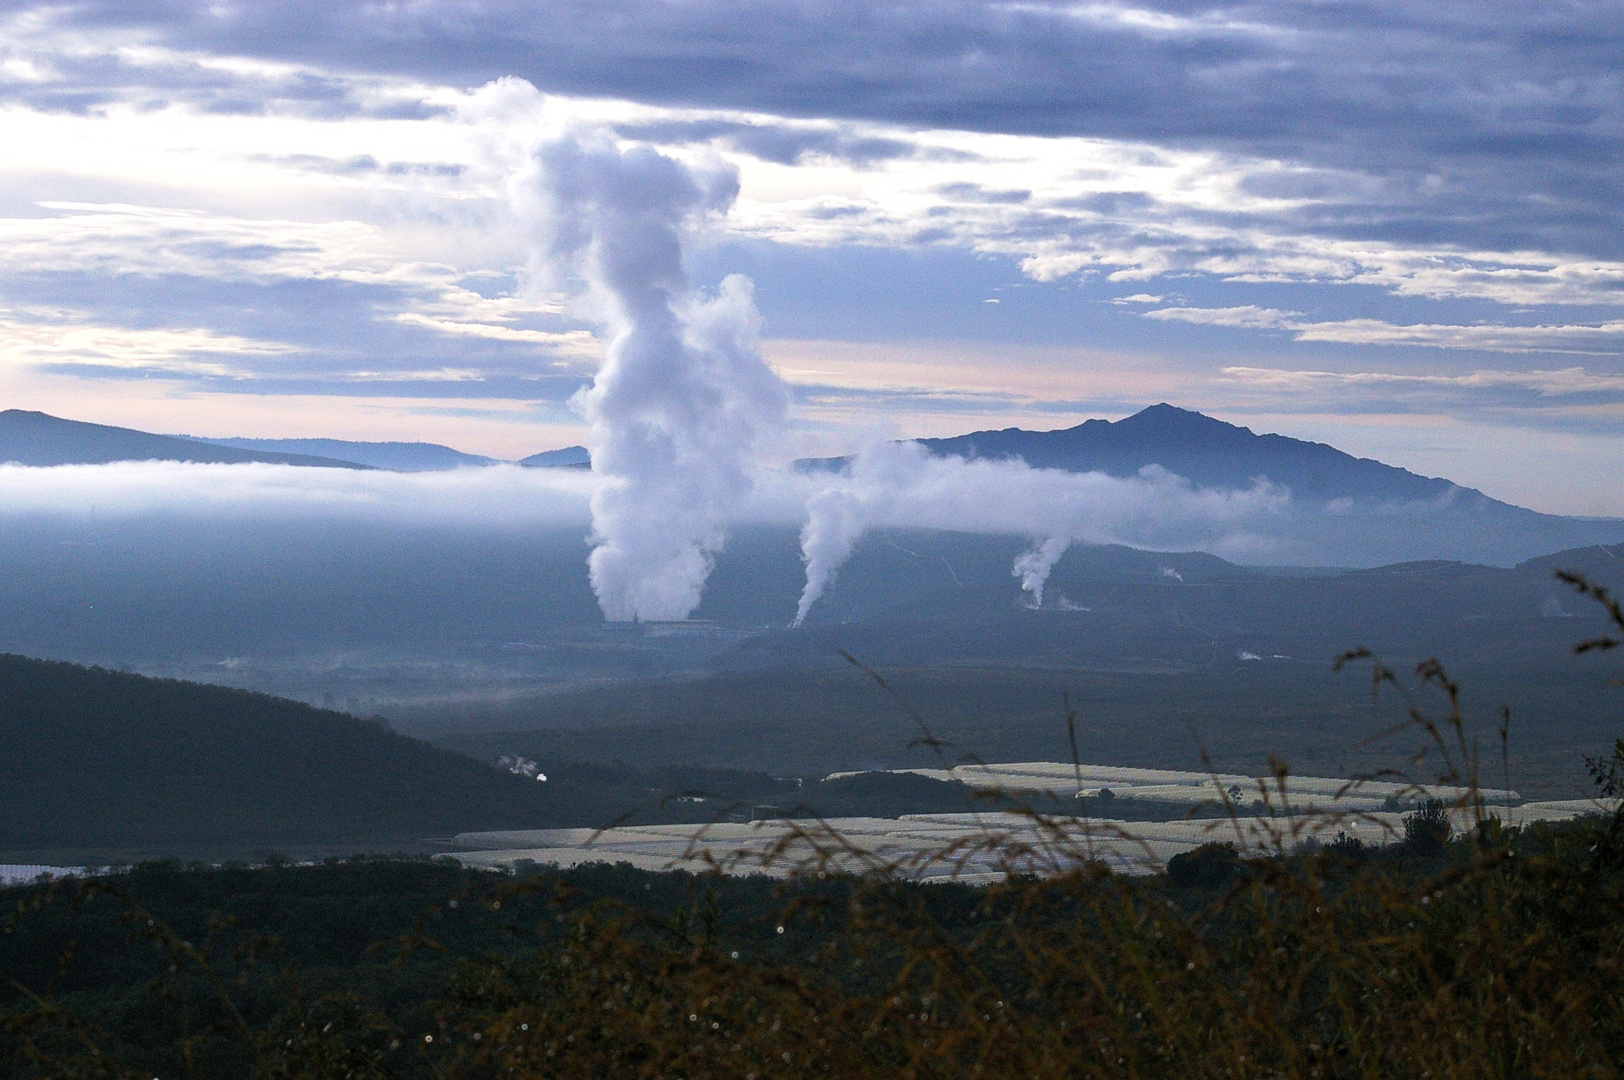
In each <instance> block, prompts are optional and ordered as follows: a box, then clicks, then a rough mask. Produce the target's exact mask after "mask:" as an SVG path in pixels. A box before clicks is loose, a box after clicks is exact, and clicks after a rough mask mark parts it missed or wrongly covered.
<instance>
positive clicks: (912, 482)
mask: <svg viewBox="0 0 1624 1080" xmlns="http://www.w3.org/2000/svg"><path fill="white" fill-rule="evenodd" d="M1288 503H1289V495H1288V493H1287V492H1285V491H1283V490H1282V489H1279V488H1275V487H1272V486H1270V485H1268V484H1265V483H1257V484H1254V486H1252V487H1250V488H1247V489H1244V490H1238V491H1237V490H1197V489H1195V488H1192V487H1191V486H1190V483H1189V482H1188V481H1187V480H1185V479H1183V478H1182V477H1179V476H1174V475H1173V474H1172V473H1169V472H1167V471H1166V470H1164V469H1161V468H1158V467H1156V466H1151V467H1149V468H1146V469H1143V470H1141V471H1140V473H1139V475H1137V476H1132V477H1126V478H1124V477H1114V476H1108V475H1106V474H1104V473H1071V472H1063V471H1060V470H1057V469H1033V468H1029V467H1028V466H1027V465H1026V463H1025V462H1022V461H1019V460H1014V461H988V460H977V461H965V460H964V459H963V458H958V457H933V456H931V454H930V453H929V452H928V451H927V450H926V449H925V448H924V447H923V446H921V445H919V444H918V443H912V442H908V443H887V444H884V445H881V446H875V447H871V448H869V449H868V450H865V451H864V452H863V453H861V454H859V455H857V457H856V458H854V459H853V460H852V462H851V463H850V464H849V465H848V466H847V467H846V469H844V470H843V471H842V472H841V473H839V474H838V475H836V476H835V477H833V478H832V479H831V480H830V481H829V482H828V483H827V484H826V485H825V486H824V487H823V489H822V490H821V491H819V492H818V493H817V494H815V495H814V496H812V498H810V499H809V500H808V502H807V520H806V525H805V526H804V528H803V529H802V530H801V555H802V558H803V559H804V560H805V562H806V586H805V588H804V589H803V591H802V593H801V602H800V606H799V607H798V608H797V610H796V613H795V622H796V623H797V624H799V623H800V622H801V621H802V620H804V619H805V618H806V616H807V613H808V612H810V611H811V609H812V605H814V604H815V603H817V601H818V598H819V597H820V596H822V595H823V593H824V590H826V589H827V588H828V587H829V585H830V584H831V583H832V582H833V581H834V578H835V574H836V573H837V572H838V571H839V569H840V566H841V565H842V564H843V563H844V562H845V561H846V559H847V558H848V557H849V556H850V555H851V552H852V549H853V547H855V546H856V544H857V541H858V540H859V539H861V538H862V536H863V534H864V533H865V532H867V531H869V530H870V529H878V528H887V527H892V528H897V527H900V528H925V529H947V530H954V531H958V532H980V533H992V534H1005V535H1008V534H1017V535H1026V536H1029V537H1031V538H1032V548H1031V550H1029V551H1027V552H1025V553H1023V554H1022V555H1021V556H1020V557H1018V558H1017V559H1016V560H1015V565H1014V573H1015V576H1016V577H1019V578H1020V579H1021V588H1022V589H1024V590H1026V591H1027V592H1029V593H1031V594H1032V597H1033V601H1034V602H1035V603H1037V604H1042V602H1043V586H1044V583H1045V582H1046V581H1047V580H1048V577H1049V571H1050V570H1051V569H1052V568H1053V567H1054V564H1055V562H1056V561H1058V560H1059V558H1060V556H1061V555H1063V554H1065V551H1066V549H1067V547H1069V546H1070V545H1071V544H1073V543H1090V544H1129V545H1132V546H1134V547H1141V548H1161V549H1164V550H1165V549H1175V548H1192V547H1200V548H1203V549H1205V550H1208V551H1220V552H1221V551H1229V552H1231V553H1239V552H1241V551H1244V550H1246V549H1247V548H1248V547H1249V546H1254V545H1260V544H1261V543H1263V541H1262V540H1261V537H1260V534H1259V530H1260V527H1266V526H1267V525H1268V519H1270V518H1271V517H1273V516H1274V515H1276V514H1278V513H1279V512H1280V511H1282V510H1283V509H1284V508H1285V507H1286V506H1287V505H1288Z"/></svg>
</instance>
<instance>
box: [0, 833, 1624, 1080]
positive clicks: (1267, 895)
mask: <svg viewBox="0 0 1624 1080" xmlns="http://www.w3.org/2000/svg"><path fill="white" fill-rule="evenodd" d="M1616 833H1617V830H1616V823H1615V822H1613V821H1612V820H1610V819H1600V818H1598V819H1595V820H1588V821H1584V822H1580V823H1577V824H1574V825H1569V826H1564V827H1558V828H1547V827H1538V828H1533V829H1530V830H1525V831H1522V832H1511V831H1507V830H1501V829H1499V828H1497V827H1496V826H1495V824H1494V823H1492V822H1491V823H1489V824H1488V825H1486V826H1485V827H1484V828H1483V829H1481V830H1480V831H1479V832H1477V833H1476V834H1474V835H1472V836H1469V837H1465V838H1461V839H1457V840H1454V841H1451V842H1449V843H1447V844H1445V845H1444V846H1443V847H1442V848H1441V849H1437V850H1434V849H1431V848H1430V847H1426V848H1425V849H1423V846H1420V845H1417V844H1416V843H1414V842H1404V843H1400V844H1398V845H1395V846H1394V847H1392V848H1387V849H1369V848H1365V847H1362V846H1360V845H1357V844H1341V845H1337V844H1332V845H1327V846H1325V847H1324V848H1322V849H1320V850H1318V851H1315V852H1313V853H1311V854H1299V855H1290V856H1279V857H1272V858H1262V859H1256V858H1240V857H1237V856H1236V855H1235V854H1234V852H1233V851H1232V850H1228V849H1226V848H1224V847H1223V846H1222V845H1217V844H1215V845H1213V846H1212V847H1211V848H1208V849H1203V850H1202V851H1200V852H1197V853H1194V855H1193V856H1192V857H1185V858H1183V859H1182V861H1179V862H1176V863H1175V869H1174V871H1173V872H1172V873H1171V874H1169V875H1167V876H1162V877H1152V878H1125V877H1121V876H1113V875H1109V874H1106V873H1104V872H1103V871H1097V870H1094V869H1090V868H1083V869H1080V870H1078V871H1076V872H1073V873H1070V874H1067V875H1063V876H1061V877H1057V878H1053V879H1043V880H1039V879H1036V878H1017V879H1014V880H1011V881H1009V882H1008V883H1006V884H1003V885H1000V886H996V887H993V888H987V889H976V888H971V887H968V886H959V885H915V884H909V883H906V882H903V881H899V880H895V879H889V878H886V877H884V876H878V875H876V876H873V877H870V878H862V879H857V878H842V877H835V876H830V877H827V878H823V879H820V878H819V876H818V875H817V872H816V871H815V869H812V868H811V867H808V868H807V869H808V870H809V871H810V872H809V873H808V874H806V875H805V876H803V877H802V878H801V879H799V880H797V881H794V882H789V883H783V882H778V881H774V880H771V879H768V878H765V877H722V876H718V875H699V876H696V875H691V874H686V873H677V872H673V873H663V874H651V873H647V872H642V871H637V870H633V869H631V868H629V867H625V866H593V867H583V868H579V869H576V870H570V871H562V872H560V871H556V870H533V871H531V872H529V873H527V874H524V875H522V876H520V877H517V878H514V877H509V876H505V875H492V874H488V873H477V872H473V871H468V870H463V869H460V868H457V867H455V866H450V865H446V864H444V863H438V862H432V861H406V860H384V859H361V860H351V861H345V862H332V863H329V864H326V865H318V866H288V865H280V866H279V865H272V866H265V867H259V868H254V869H248V868H236V867H225V868H212V867H203V866H194V867H184V866H180V865H177V864H151V865H142V866H137V867H135V868H133V869H132V870H131V871H130V872H128V873H126V874H122V875H116V876H112V877H108V878H104V879H99V880H93V881H86V882H59V883H56V884H52V885H36V886H31V887H28V888H22V889H13V890H10V891H9V892H8V893H7V894H6V900H8V901H9V903H8V904H7V907H8V908H9V909H10V911H11V914H10V916H9V918H8V919H7V921H6V924H5V930H6V933H5V934H3V935H0V968H3V970H4V971H5V972H6V973H7V975H8V976H9V977H10V979H11V980H12V981H11V983H10V987H9V989H8V990H7V991H6V993H5V996H4V1004H3V1008H0V1015H3V1020H0V1071H3V1072H4V1073H5V1075H8V1076H16V1077H35V1076H38V1077H70V1076H71V1077H77V1076H123V1075H128V1076H147V1077H150V1076H162V1077H165V1078H167V1077H170V1076H185V1075H196V1076H208V1077H232V1076H242V1077H251V1076H277V1077H333V1078H335V1080H336V1078H340V1077H346V1076H348V1077H369V1076H370V1077H384V1076H388V1077H403V1076H404V1077H410V1076H425V1077H427V1076H443V1077H459V1078H460V1077H489V1076H549V1077H552V1076H581V1077H604V1076H651V1077H652V1076H684V1077H709V1076H738V1077H746V1078H747V1077H749V1076H750V1075H751V1074H754V1075H756V1076H757V1077H768V1076H773V1077H778V1076H852V1077H857V1076H917V1077H926V1076H932V1077H934V1076H942V1077H948V1076H975V1075H986V1076H1005V1075H1020V1076H1040V1077H1050V1076H1053V1077H1060V1076H1112V1077H1137V1076H1145V1077H1161V1076H1181V1077H1183V1076H1192V1077H1205V1076H1211V1077H1233V1076H1293V1077H1296V1076H1326V1077H1332V1076H1399V1075H1403V1076H1425V1075H1428V1074H1429V1073H1430V1074H1431V1075H1433V1076H1563V1077H1573V1076H1610V1075H1614V1074H1615V1069H1616V1063H1617V1062H1619V1061H1621V1060H1624V1015H1621V1013H1620V1009H1619V1002H1620V1001H1621V1000H1624V962H1621V960H1620V957H1624V874H1621V872H1620V870H1621V868H1624V845H1621V844H1620V843H1618V842H1617V840H1616Z"/></svg>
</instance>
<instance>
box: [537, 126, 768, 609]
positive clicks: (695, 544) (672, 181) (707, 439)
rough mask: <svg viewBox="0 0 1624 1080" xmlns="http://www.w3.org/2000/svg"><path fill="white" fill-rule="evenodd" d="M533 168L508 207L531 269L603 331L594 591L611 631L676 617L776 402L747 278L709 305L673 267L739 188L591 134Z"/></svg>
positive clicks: (595, 441)
mask: <svg viewBox="0 0 1624 1080" xmlns="http://www.w3.org/2000/svg"><path fill="white" fill-rule="evenodd" d="M536 165H537V169H536V170H535V172H534V174H532V175H531V176H529V177H526V178H525V179H524V180H523V181H521V183H522V184H524V185H529V186H528V187H527V188H526V189H525V190H521V191H518V192H516V195H517V197H516V199H515V203H516V205H517V206H518V208H519V209H520V210H521V212H523V211H525V210H527V209H533V210H534V211H536V212H538V214H539V220H540V221H542V222H543V223H544V236H543V241H544V242H543V244H542V245H541V247H540V250H539V252H538V254H539V255H540V256H541V258H542V259H543V260H544V261H545V263H546V265H547V267H549V268H552V269H554V270H557V269H563V270H565V271H567V272H570V273H573V274H575V275H578V276H579V277H580V278H582V279H584V280H585V281H586V283H587V285H588V286H589V288H590V293H591V298H592V300H593V301H594V303H595V308H596V310H595V314H596V315H597V317H598V318H599V319H600V320H601V321H602V323H603V324H604V326H605V327H606V329H607V330H608V332H609V343H608V346H607V348H606V350H605V359H604V364H603V367H602V369H601V370H600V371H599V372H598V376H597V378H596V380H595V381H594V382H593V384H592V387H591V389H590V390H587V391H586V392H585V393H583V394H582V395H581V397H580V403H581V405H582V407H583V409H584V411H585V414H586V418H587V421H588V422H589V424H590V425H591V436H590V442H591V449H592V468H593V470H594V471H595V472H597V473H599V474H600V475H601V476H602V477H603V478H604V481H605V482H604V483H603V485H602V486H601V487H600V488H599V489H598V491H597V493H596V494H595V495H594V496H593V499H592V526H593V544H594V547H593V551H592V555H591V557H590V559H589V566H590V568H591V576H592V588H593V590H594V591H595V592H596V593H597V597H598V604H599V606H601V607H602V608H603V613H604V616H605V617H606V618H608V619H611V620H626V619H633V618H638V619H683V618H687V617H688V615H690V614H691V613H692V612H693V610H694V608H696V607H697V606H698V605H699V598H700V593H701V591H702V590H703V589H704V585H705V579H706V578H707V577H708V576H709V575H710V571H711V568H712V566H713V564H714V562H715V556H716V553H717V552H718V551H720V550H721V548H722V544H723V542H724V540H725V528H724V527H725V523H726V521H727V519H728V518H729V516H731V514H732V512H733V511H734V510H735V508H736V507H737V506H738V505H739V503H740V502H741V500H743V499H744V497H745V496H746V495H748V494H749V491H750V486H751V480H750V467H751V463H752V457H753V451H754V449H755V446H756V443H757V442H758V440H759V439H760V438H761V436H762V435H763V434H764V433H765V432H768V431H771V430H775V429H776V428H777V427H778V426H779V425H780V424H781V422H782V419H783V416H784V413H785V410H786V407H787V402H788V396H787V394H786V393H785V390H784V387H783V384H782V383H781V382H780V381H779V379H778V377H777V376H776V375H775V374H774V373H773V372H772V370H771V369H770V368H769V367H768V366H767V364H766V362H765V361H763V360H762V358H761V355H760V353H759V352H758V351H757V348H756V337H757V333H758V329H759V325H760V318H759V316H758V315H757V314H756V309H755V304H754V300H753V297H752V291H751V283H750V281H749V279H747V278H744V277H741V276H738V275H734V276H731V277H728V278H727V279H726V280H724V281H723V282H722V284H721V287H720V289H719V290H718V292H717V294H716V295H715V296H705V295H703V294H701V293H700V292H698V291H697V290H696V289H695V288H694V287H693V285H692V284H691V282H690V281H689V278H688V274H687V272H686V270H685V269H684V267H683V262H682V241H683V238H684V235H685V233H686V232H687V231H688V230H689V229H691V228H692V227H693V226H694V225H695V224H697V223H698V222H700V221H701V220H703V219H704V218H705V217H706V216H707V215H712V214H718V213H721V212H723V211H725V210H726V209H727V208H728V206H729V205H731V203H732V201H733V199H734V197H735V196H736V195H737V194H738V178H737V174H736V173H735V172H734V171H733V170H732V169H731V168H730V167H727V166H725V165H723V164H722V163H721V162H719V161H718V162H716V163H715V164H714V165H713V166H711V167H708V168H690V167H688V166H685V165H683V164H682V163H680V162H678V161H676V160H674V159H672V158H670V157H667V156H665V155H663V154H660V153H658V152H656V151H655V150H653V149H651V148H650V147H647V146H642V145H638V146H632V147H630V148H629V149H622V148H620V147H619V146H618V145H617V144H616V143H615V142H614V140H613V139H612V138H610V137H609V136H608V135H607V134H603V133H593V134H586V135H570V136H567V137H564V138H561V139H559V140H557V141H554V142H551V143H549V144H547V145H545V146H543V147H542V148H541V149H540V151H539V152H538V153H537V155H536Z"/></svg>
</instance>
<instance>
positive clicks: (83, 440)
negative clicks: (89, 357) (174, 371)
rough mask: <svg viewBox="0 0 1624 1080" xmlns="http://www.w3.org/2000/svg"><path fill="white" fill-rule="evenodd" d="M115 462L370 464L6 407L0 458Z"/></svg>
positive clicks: (24, 462)
mask: <svg viewBox="0 0 1624 1080" xmlns="http://www.w3.org/2000/svg"><path fill="white" fill-rule="evenodd" d="M114 461H195V462H204V463H210V464H224V465H240V464H244V463H246V462H266V463H270V464H274V465H310V466H318V467H323V468H329V469H366V468H370V466H368V465H363V464H358V463H356V462H353V461H340V460H337V459H334V458H326V457H314V456H311V455H309V454H288V453H273V452H267V451H261V450H244V449H237V448H235V447H229V446H214V445H211V444H208V443H200V442H196V441H194V440H191V439H179V438H175V437H173V436H169V435H152V434H149V433H148V432H145V431H135V430H132V429H131V428H121V427H110V426H108V425H106V424H87V423H84V422H83V421H80V420H63V419H61V418H60V417H55V416H49V415H47V414H46V413H42V412H30V411H27V410H24V409H7V410H5V411H4V412H0V462H14V463H16V464H18V465H105V464H107V463H109V462H114Z"/></svg>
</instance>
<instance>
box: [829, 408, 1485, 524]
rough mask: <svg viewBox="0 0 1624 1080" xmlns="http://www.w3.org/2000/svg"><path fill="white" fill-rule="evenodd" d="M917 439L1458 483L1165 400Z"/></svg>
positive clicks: (1375, 483) (1284, 472)
mask: <svg viewBox="0 0 1624 1080" xmlns="http://www.w3.org/2000/svg"><path fill="white" fill-rule="evenodd" d="M918 442H919V444H920V445H921V446H924V447H927V448H928V449H929V450H930V451H931V453H933V454H936V455H938V456H942V457H946V456H949V455H957V456H959V457H963V458H967V459H971V460H974V459H978V458H979V459H987V460H994V461H999V460H1008V459H1012V458H1019V459H1021V460H1022V461H1025V462H1026V463H1027V464H1028V465H1030V466H1032V467H1033V468H1034V469H1065V470H1067V471H1070V472H1103V473H1107V474H1109V475H1111V476H1133V475H1135V474H1137V473H1138V472H1139V470H1140V469H1143V468H1144V467H1145V466H1147V465H1160V466H1161V467H1162V468H1164V469H1166V470H1168V471H1169V472H1173V473H1177V474H1178V475H1180V476H1182V477H1184V478H1185V479H1187V480H1189V481H1191V482H1192V483H1194V484H1195V485H1197V486H1198V487H1215V488H1244V487H1247V486H1249V485H1250V484H1251V483H1252V481H1253V480H1254V479H1256V478H1258V477H1265V478H1267V479H1269V480H1271V481H1273V482H1274V483H1276V484H1280V485H1283V486H1285V487H1289V488H1291V490H1292V493H1293V494H1295V495H1297V496H1299V497H1310V498H1324V499H1335V498H1358V497H1361V496H1374V497H1377V498H1384V499H1399V500H1403V501H1410V500H1414V499H1436V498H1439V497H1440V496H1443V495H1446V494H1448V493H1449V492H1450V491H1451V490H1454V489H1456V488H1457V485H1455V484H1452V483H1450V482H1449V481H1448V480H1440V479H1435V478H1432V477H1426V476H1418V475H1416V474H1415V473H1412V472H1410V471H1409V470H1407V469H1400V468H1396V467H1394V466H1392V465H1384V464H1382V463H1381V462H1379V461H1374V460H1372V459H1370V458H1356V457H1354V456H1353V455H1352V454H1345V453H1343V452H1342V451H1341V450H1338V449H1337V448H1336V447H1334V446H1327V445H1326V444H1325V443H1315V442H1304V441H1303V440H1301V439H1292V438H1288V437H1287V436H1285V435H1258V434H1256V433H1254V432H1253V431H1252V429H1251V428H1244V427H1239V426H1237V425H1235V424H1228V423H1225V422H1224V421H1222V420H1216V419H1214V418H1212V417H1210V416H1206V415H1204V414H1202V413H1198V412H1192V411H1191V410H1189V409H1180V408H1176V407H1175V406H1172V405H1168V404H1165V403H1163V404H1161V405H1152V406H1151V407H1150V408H1148V409H1144V410H1141V411H1140V412H1137V413H1134V414H1133V415H1132V416H1129V417H1127V418H1126V419H1123V420H1118V421H1116V422H1115V423H1113V422H1111V421H1110V420H1086V421H1084V422H1083V423H1081V424H1078V425H1077V426H1076V427H1071V428H1062V429H1059V430H1056V431H1027V430H1025V429H1024V428H1004V429H1002V430H1000V431H972V432H970V433H969V434H968V435H955V436H953V437H951V438H946V439H920V440H918ZM848 460H849V459H848V458H813V459H808V460H805V461H802V462H798V463H797V464H800V465H802V466H803V467H809V468H825V469H835V468H840V467H841V466H843V465H844V464H845V463H846V462H847V461H848ZM1459 490H1463V491H1470V490H1471V489H1469V488H1463V489H1459ZM1473 494H1479V493H1477V492H1473Z"/></svg>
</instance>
